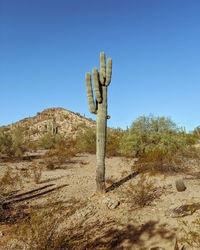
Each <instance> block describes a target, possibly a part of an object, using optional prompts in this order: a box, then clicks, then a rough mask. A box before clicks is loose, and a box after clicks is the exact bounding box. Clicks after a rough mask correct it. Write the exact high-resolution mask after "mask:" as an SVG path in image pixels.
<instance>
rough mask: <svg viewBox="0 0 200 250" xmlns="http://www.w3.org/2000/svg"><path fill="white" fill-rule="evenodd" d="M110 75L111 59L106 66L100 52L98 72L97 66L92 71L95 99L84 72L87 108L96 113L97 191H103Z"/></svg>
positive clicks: (102, 54) (88, 79) (89, 76)
mask: <svg viewBox="0 0 200 250" xmlns="http://www.w3.org/2000/svg"><path fill="white" fill-rule="evenodd" d="M111 75H112V59H111V58H108V60H107V67H106V62H105V53H104V52H101V53H100V72H98V70H97V68H94V69H93V71H92V76H93V85H94V93H95V99H96V106H95V101H94V98H93V91H92V82H91V75H90V73H86V75H85V80H86V87H87V98H88V105H89V110H90V112H91V113H93V114H96V115H97V128H96V156H97V167H96V185H97V192H98V193H104V192H105V155H106V130H107V119H108V116H107V87H108V85H109V84H110V81H111Z"/></svg>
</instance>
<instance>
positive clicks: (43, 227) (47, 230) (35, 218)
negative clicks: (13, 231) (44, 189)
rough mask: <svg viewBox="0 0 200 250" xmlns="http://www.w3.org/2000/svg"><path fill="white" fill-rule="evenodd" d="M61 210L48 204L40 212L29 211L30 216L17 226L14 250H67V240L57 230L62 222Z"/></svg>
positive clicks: (61, 232) (59, 206)
mask: <svg viewBox="0 0 200 250" xmlns="http://www.w3.org/2000/svg"><path fill="white" fill-rule="evenodd" d="M61 208H62V206H61V204H58V205H54V206H52V205H51V204H50V205H49V206H48V207H45V208H43V209H41V210H40V211H35V209H33V208H32V209H30V211H29V214H30V215H29V216H28V217H27V218H26V219H25V220H23V221H22V223H21V224H20V225H19V226H18V231H17V240H18V242H17V243H16V244H15V247H17V248H16V249H24V247H26V249H31V250H32V249H46V250H48V249H67V247H68V245H69V242H68V241H69V240H67V236H66V234H65V232H64V230H63V231H60V230H59V228H58V227H59V225H60V223H61V221H62V220H63V217H62V216H61V214H62V209H61ZM64 247H66V248H64Z"/></svg>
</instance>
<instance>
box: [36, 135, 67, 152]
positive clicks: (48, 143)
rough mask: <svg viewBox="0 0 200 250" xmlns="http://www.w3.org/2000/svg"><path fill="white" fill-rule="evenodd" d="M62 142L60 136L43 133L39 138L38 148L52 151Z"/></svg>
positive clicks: (62, 138)
mask: <svg viewBox="0 0 200 250" xmlns="http://www.w3.org/2000/svg"><path fill="white" fill-rule="evenodd" d="M63 140H64V136H62V135H61V134H52V133H50V132H47V133H45V134H44V135H43V136H41V137H40V139H39V142H38V146H39V147H41V148H43V149H53V148H55V147H56V145H57V144H58V143H60V142H61V141H63Z"/></svg>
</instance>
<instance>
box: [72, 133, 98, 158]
mask: <svg viewBox="0 0 200 250" xmlns="http://www.w3.org/2000/svg"><path fill="white" fill-rule="evenodd" d="M76 148H77V149H78V150H80V151H81V152H88V153H96V130H95V129H93V128H88V129H87V130H86V131H85V132H80V133H79V134H78V136H77V143H76Z"/></svg>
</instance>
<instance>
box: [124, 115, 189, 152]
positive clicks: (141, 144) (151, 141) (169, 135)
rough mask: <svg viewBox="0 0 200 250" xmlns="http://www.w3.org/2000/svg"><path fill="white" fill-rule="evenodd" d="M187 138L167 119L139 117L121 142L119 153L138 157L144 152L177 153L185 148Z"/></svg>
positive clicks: (151, 116) (150, 116)
mask: <svg viewBox="0 0 200 250" xmlns="http://www.w3.org/2000/svg"><path fill="white" fill-rule="evenodd" d="M186 138H187V136H186V135H185V133H183V132H181V131H180V130H179V129H178V128H177V126H176V124H175V123H174V122H172V121H171V120H170V119H169V118H165V117H154V116H153V115H149V116H141V117H139V118H138V119H137V120H136V121H135V122H133V123H132V125H131V128H130V129H128V131H126V133H125V135H124V137H123V138H122V141H121V145H120V147H121V153H123V154H125V155H129V156H134V157H138V156H140V155H142V154H143V153H146V152H153V151H158V150H159V151H162V152H165V153H167V152H177V151H179V150H183V149H186V148H187V146H188V145H187V143H186V142H187V140H186Z"/></svg>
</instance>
